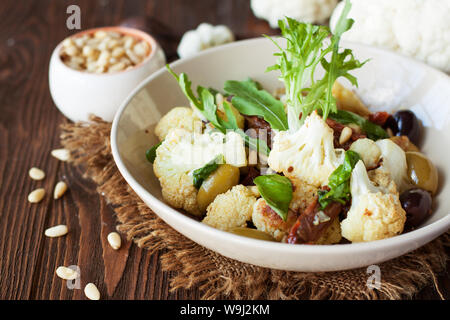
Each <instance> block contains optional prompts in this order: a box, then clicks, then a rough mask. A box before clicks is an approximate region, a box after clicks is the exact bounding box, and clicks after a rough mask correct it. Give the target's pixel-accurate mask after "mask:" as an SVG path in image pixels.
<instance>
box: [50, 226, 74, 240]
mask: <svg viewBox="0 0 450 320" xmlns="http://www.w3.org/2000/svg"><path fill="white" fill-rule="evenodd" d="M67 232H69V230H68V229H67V226H66V225H64V224H60V225H58V226H54V227H51V228H48V229H47V230H45V235H46V236H47V237H50V238H56V237H62V236H64V235H66V234H67Z"/></svg>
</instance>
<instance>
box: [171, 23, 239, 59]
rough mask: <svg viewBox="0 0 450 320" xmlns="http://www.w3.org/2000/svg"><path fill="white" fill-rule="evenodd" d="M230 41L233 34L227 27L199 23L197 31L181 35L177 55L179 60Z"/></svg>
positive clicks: (232, 39) (232, 38)
mask: <svg viewBox="0 0 450 320" xmlns="http://www.w3.org/2000/svg"><path fill="white" fill-rule="evenodd" d="M232 41H234V34H233V32H232V31H231V30H230V29H229V28H228V27H227V26H224V25H218V26H213V25H211V24H209V23H201V24H200V25H199V26H198V27H197V29H195V30H189V31H187V32H186V33H185V34H184V35H183V37H182V38H181V41H180V44H179V45H178V49H177V53H178V55H179V56H180V58H186V57H190V56H192V55H194V54H196V53H198V52H200V51H202V50H205V49H208V48H211V47H214V46H218V45H221V44H224V43H228V42H232Z"/></svg>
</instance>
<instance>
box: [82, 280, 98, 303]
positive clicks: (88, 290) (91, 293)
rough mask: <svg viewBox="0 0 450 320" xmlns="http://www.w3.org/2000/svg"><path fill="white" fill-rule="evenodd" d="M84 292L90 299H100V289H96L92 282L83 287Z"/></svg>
mask: <svg viewBox="0 0 450 320" xmlns="http://www.w3.org/2000/svg"><path fill="white" fill-rule="evenodd" d="M84 294H85V295H86V297H87V298H88V299H90V300H100V291H98V289H97V287H96V286H95V284H93V283H88V284H87V285H86V287H84Z"/></svg>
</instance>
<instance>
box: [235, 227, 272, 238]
mask: <svg viewBox="0 0 450 320" xmlns="http://www.w3.org/2000/svg"><path fill="white" fill-rule="evenodd" d="M230 232H231V233H234V234H237V235H238V236H243V237H248V238H253V239H258V240H266V241H276V240H275V239H274V238H273V237H272V236H271V235H270V234H267V233H265V232H262V231H259V230H256V229H250V228H244V227H236V228H233V229H231V230H230Z"/></svg>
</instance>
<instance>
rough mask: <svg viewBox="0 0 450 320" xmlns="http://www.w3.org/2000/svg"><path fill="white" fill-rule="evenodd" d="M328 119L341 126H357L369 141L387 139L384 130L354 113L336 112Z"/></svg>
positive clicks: (387, 136)
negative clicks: (351, 124)
mask: <svg viewBox="0 0 450 320" xmlns="http://www.w3.org/2000/svg"><path fill="white" fill-rule="evenodd" d="M330 118H331V119H333V120H335V121H337V122H339V123H342V124H349V123H354V124H356V125H358V126H359V127H360V128H361V129H362V131H364V132H365V133H366V135H367V137H368V138H369V139H372V140H378V139H386V138H389V135H388V134H387V132H386V130H384V129H383V128H382V127H380V126H379V125H377V124H375V123H373V122H370V121H369V120H367V119H365V118H363V117H361V116H360V115H357V114H356V113H353V112H350V111H345V110H338V111H337V112H336V113H331V114H330Z"/></svg>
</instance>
